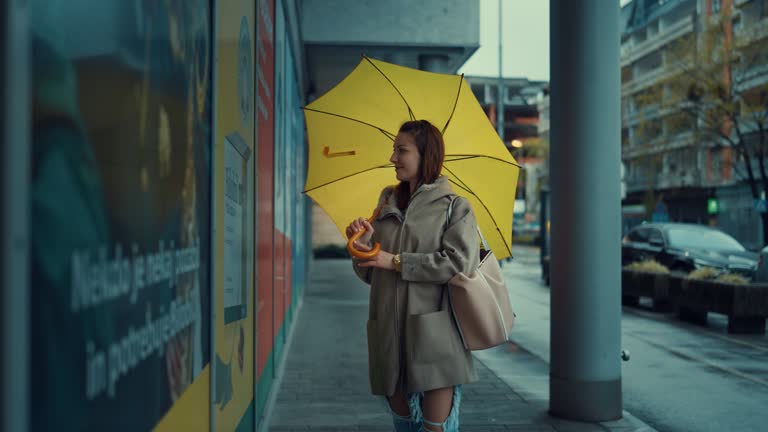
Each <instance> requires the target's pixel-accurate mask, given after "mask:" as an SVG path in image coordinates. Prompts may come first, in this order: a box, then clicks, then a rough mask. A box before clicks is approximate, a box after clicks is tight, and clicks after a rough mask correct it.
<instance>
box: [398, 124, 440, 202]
mask: <svg viewBox="0 0 768 432" xmlns="http://www.w3.org/2000/svg"><path fill="white" fill-rule="evenodd" d="M398 133H407V134H410V135H411V137H412V138H413V141H414V143H415V144H416V148H418V149H419V156H420V157H421V164H420V165H419V183H420V184H429V183H434V182H435V180H437V178H438V177H440V172H441V171H442V170H443V159H444V158H445V143H444V142H443V134H442V133H440V130H439V129H438V128H436V127H435V126H434V125H433V124H432V123H430V122H428V121H427V120H412V121H407V122H405V123H403V125H402V126H400V130H399V131H398ZM410 200H411V187H410V185H409V184H408V182H400V184H398V185H397V207H398V208H400V210H405V208H406V207H408V202H409V201H410Z"/></svg>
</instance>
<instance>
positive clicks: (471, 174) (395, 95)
mask: <svg viewBox="0 0 768 432" xmlns="http://www.w3.org/2000/svg"><path fill="white" fill-rule="evenodd" d="M304 114H305V118H306V121H307V130H308V140H309V152H308V153H309V166H308V172H307V182H306V185H305V193H306V194H307V195H309V196H310V197H311V198H312V199H313V200H314V201H315V202H317V204H318V205H319V206H320V207H322V208H323V210H325V212H326V213H327V214H328V215H329V216H330V217H331V219H332V220H333V221H334V223H335V224H336V226H337V227H338V229H339V231H340V232H342V233H343V232H344V228H345V227H346V226H347V225H348V224H349V223H350V222H351V221H352V220H353V219H355V218H358V217H361V216H367V215H370V214H371V212H372V211H373V210H374V208H375V207H376V204H377V200H378V197H379V193H380V192H381V190H382V189H383V188H384V187H386V186H388V185H393V184H396V183H397V179H396V178H395V170H394V167H393V166H392V164H391V163H390V162H389V158H390V156H391V155H392V144H393V142H394V139H395V136H396V135H397V131H398V130H399V128H400V125H402V124H403V123H404V122H406V121H409V120H415V119H419V120H420V119H424V120H428V121H429V122H431V123H432V124H434V125H435V126H436V127H437V128H438V129H441V130H442V132H443V139H444V141H445V163H444V165H443V172H442V174H443V175H444V176H446V177H448V179H449V180H450V181H451V184H452V185H453V188H454V190H455V191H456V193H457V194H458V195H461V196H463V197H464V198H466V199H467V200H469V202H470V203H471V205H472V209H473V210H474V212H475V216H476V217H477V221H478V225H479V227H480V230H481V232H482V234H483V236H484V237H485V239H486V241H487V242H488V245H489V247H490V248H491V249H492V250H493V251H494V253H495V254H496V256H497V257H498V258H499V259H501V258H505V257H508V256H510V255H511V246H512V216H513V208H514V201H515V191H516V186H517V177H518V174H519V171H520V167H519V165H518V164H517V163H516V162H515V160H514V158H513V157H512V155H510V153H509V151H508V150H507V149H506V147H505V146H504V144H503V143H502V142H501V139H500V138H499V136H498V135H497V133H496V131H495V130H494V128H493V125H491V123H490V121H489V120H488V116H487V115H486V113H485V112H484V111H483V109H482V107H481V106H480V104H479V103H478V102H477V99H476V98H475V96H474V94H473V93H472V90H471V89H470V87H469V85H468V84H467V82H466V81H465V80H464V76H463V75H451V74H438V73H432V72H425V71H420V70H416V69H411V68H407V67H403V66H398V65H394V64H391V63H387V62H383V61H379V60H375V59H372V58H369V57H365V56H364V57H363V59H362V60H361V61H360V63H359V64H358V65H357V67H356V68H355V69H354V70H353V71H352V72H351V73H350V74H349V75H348V76H347V77H346V78H345V79H344V80H343V81H341V82H340V83H339V84H338V85H337V86H336V87H334V88H333V89H331V90H330V91H328V92H327V93H326V94H324V95H323V96H321V97H320V98H318V99H317V100H315V101H314V102H312V103H311V104H309V105H307V106H306V107H304Z"/></svg>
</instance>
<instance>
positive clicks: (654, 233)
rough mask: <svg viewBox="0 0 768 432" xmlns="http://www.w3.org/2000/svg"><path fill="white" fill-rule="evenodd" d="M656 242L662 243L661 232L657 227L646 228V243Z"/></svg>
mask: <svg viewBox="0 0 768 432" xmlns="http://www.w3.org/2000/svg"><path fill="white" fill-rule="evenodd" d="M653 242H656V243H658V244H664V237H662V236H661V232H660V231H659V230H657V229H649V230H648V243H653Z"/></svg>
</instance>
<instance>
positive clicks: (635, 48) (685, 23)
mask: <svg viewBox="0 0 768 432" xmlns="http://www.w3.org/2000/svg"><path fill="white" fill-rule="evenodd" d="M692 31H693V17H688V18H684V19H681V20H680V21H677V22H675V23H672V24H671V25H669V26H666V27H664V28H663V29H662V30H661V31H660V32H659V33H658V34H657V35H655V36H653V37H652V38H649V39H646V40H645V41H643V42H641V43H639V44H637V45H632V44H630V45H626V48H625V49H624V51H625V52H626V54H625V55H622V58H621V67H624V66H627V65H629V64H632V63H634V62H636V61H637V60H639V59H641V58H643V57H645V56H646V55H648V54H650V53H652V52H653V51H656V50H658V49H659V48H661V47H663V46H664V45H666V44H668V43H670V42H672V41H673V40H675V39H677V38H679V37H681V36H684V35H686V34H688V33H690V32H692Z"/></svg>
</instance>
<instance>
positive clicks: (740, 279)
mask: <svg viewBox="0 0 768 432" xmlns="http://www.w3.org/2000/svg"><path fill="white" fill-rule="evenodd" d="M716 280H717V281H718V282H724V283H729V284H734V285H748V284H749V281H748V280H747V279H746V278H745V277H744V276H741V275H737V274H733V273H726V274H722V275H720V276H718V277H717V279H716Z"/></svg>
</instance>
